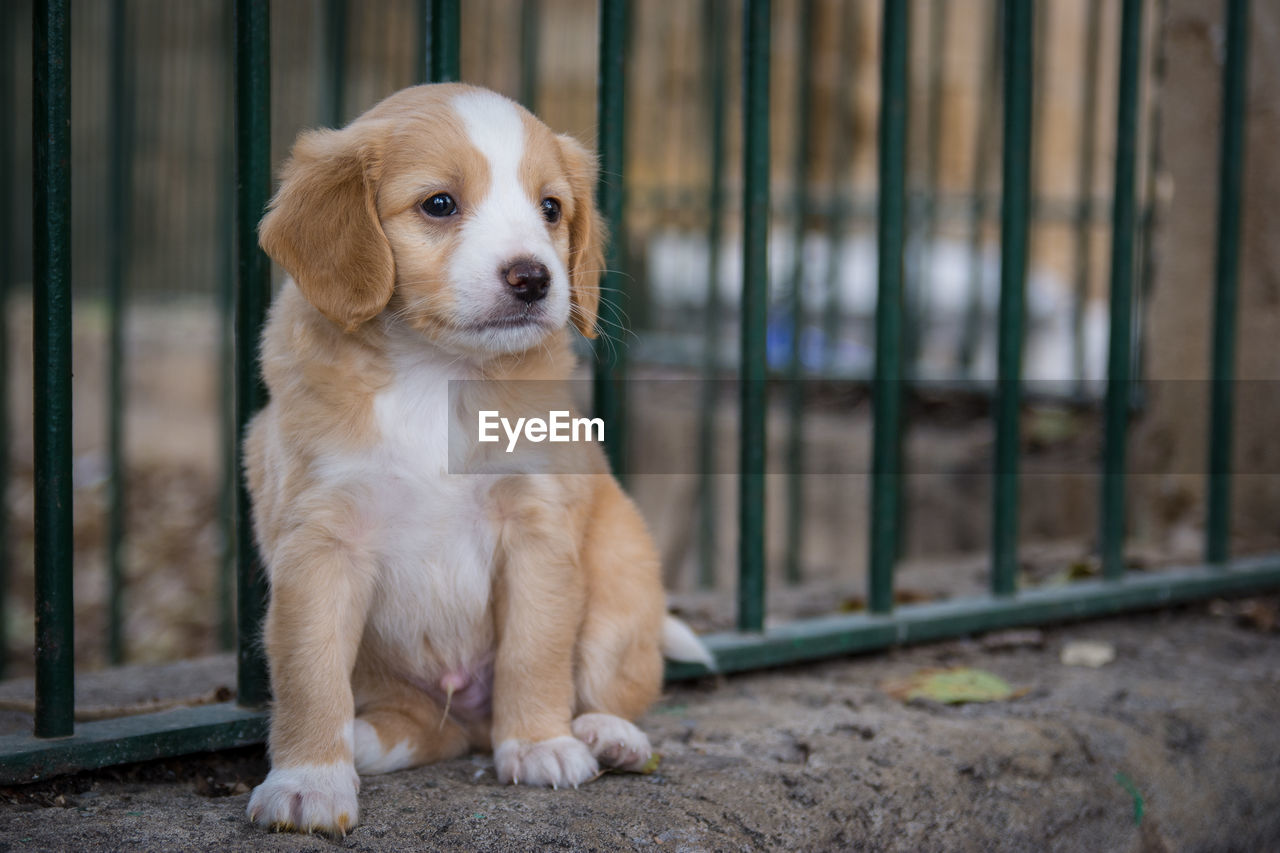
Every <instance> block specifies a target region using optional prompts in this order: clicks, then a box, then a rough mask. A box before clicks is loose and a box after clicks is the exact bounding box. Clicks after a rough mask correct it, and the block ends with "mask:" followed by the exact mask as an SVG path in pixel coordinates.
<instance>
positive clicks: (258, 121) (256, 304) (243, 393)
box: [235, 0, 271, 707]
mask: <svg viewBox="0 0 1280 853" xmlns="http://www.w3.org/2000/svg"><path fill="white" fill-rule="evenodd" d="M235 8H236V223H237V224H236V233H237V239H238V247H237V265H238V279H239V285H238V288H237V299H236V435H237V437H238V441H237V448H236V458H237V459H239V458H242V457H243V453H242V452H241V445H240V443H239V442H240V441H243V438H244V430H245V427H246V426H247V425H248V423H249V420H250V419H251V418H252V417H253V415H254V414H255V413H256V412H257V411H258V410H259V409H261V408H262V407H263V406H264V405H265V404H266V401H267V389H266V386H265V385H264V384H263V381H262V371H261V369H260V365H259V359H258V340H259V338H260V337H261V334H262V325H263V323H264V322H265V320H266V314H267V304H268V302H269V301H270V298H271V261H270V260H269V259H268V258H267V255H266V253H265V252H263V251H262V249H261V248H259V246H258V220H259V219H260V218H261V217H262V214H263V212H264V211H265V210H266V207H267V201H268V199H269V198H270V195H271V38H270V36H271V15H270V6H269V3H268V0H236V7H235ZM237 481H238V487H237V490H236V498H237V505H236V554H237V558H238V579H239V583H238V592H239V595H238V603H239V620H238V621H239V644H238V652H237V654H238V664H239V670H238V680H237V681H238V691H237V701H238V702H239V703H240V704H241V705H243V706H245V707H260V706H262V705H265V704H266V703H267V700H268V698H269V695H270V685H269V684H268V681H267V661H266V658H265V657H264V655H263V649H262V643H261V632H262V617H263V614H264V613H265V611H266V601H267V584H266V576H265V572H264V570H263V566H262V557H261V555H260V554H259V553H258V546H257V543H256V542H255V541H254V539H253V525H252V523H251V516H250V506H249V492H248V487H247V484H246V483H245V481H244V474H243V472H242V471H240V469H239V467H238V466H237Z"/></svg>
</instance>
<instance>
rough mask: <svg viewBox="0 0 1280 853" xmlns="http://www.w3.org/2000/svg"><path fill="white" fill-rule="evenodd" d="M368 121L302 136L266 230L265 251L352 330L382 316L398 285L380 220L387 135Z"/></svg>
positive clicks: (261, 237)
mask: <svg viewBox="0 0 1280 853" xmlns="http://www.w3.org/2000/svg"><path fill="white" fill-rule="evenodd" d="M373 130H374V129H373V128H370V127H369V126H368V125H367V123H363V124H358V125H356V126H353V127H349V128H346V129H345V130H314V131H310V132H309V133H305V134H303V135H302V136H300V137H299V138H298V141H297V142H296V143H295V144H294V146H293V154H292V156H291V157H290V158H289V161H288V162H287V163H286V164H285V166H284V170H283V172H282V174H281V181H280V189H279V190H277V191H276V195H275V198H273V199H272V200H271V204H270V206H269V208H268V211H267V215H266V216H265V217H263V219H262V223H261V224H260V225H259V226H258V242H259V244H260V245H261V246H262V248H263V250H264V251H266V253H267V254H268V255H270V256H271V258H272V259H273V260H274V261H275V262H276V263H278V264H280V266H281V267H283V268H284V270H285V272H287V273H288V274H289V275H290V276H291V277H292V278H293V280H294V281H295V282H296V283H297V285H298V289H299V290H300V291H302V295H303V296H305V297H306V298H307V300H308V301H309V302H310V303H311V304H312V305H314V306H315V307H316V308H318V309H320V312H321V313H322V314H324V315H325V316H326V317H328V318H329V319H330V320H332V321H333V322H335V323H337V324H338V325H339V326H341V327H342V328H343V329H344V330H345V331H348V332H350V331H353V330H355V329H356V328H358V327H359V326H360V325H361V324H362V323H364V322H366V321H368V320H370V319H372V318H373V317H375V316H377V314H378V313H379V312H380V311H381V310H382V309H383V308H384V307H385V306H386V304H387V302H388V301H389V300H390V299H391V293H392V291H393V289H394V287H395V260H394V259H393V258H392V255H391V246H390V244H389V243H387V237H386V235H385V234H384V233H383V232H382V224H381V223H380V222H379V221H378V210H377V203H376V192H377V180H378V174H379V171H380V157H379V151H378V145H377V143H376V140H377V139H379V138H381V137H380V135H378V134H377V133H376V132H372V131H373Z"/></svg>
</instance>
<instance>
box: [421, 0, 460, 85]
mask: <svg viewBox="0 0 1280 853" xmlns="http://www.w3.org/2000/svg"><path fill="white" fill-rule="evenodd" d="M458 6H459V0H423V2H422V22H423V26H422V36H423V38H422V39H421V42H420V43H421V44H422V45H423V50H424V52H423V68H424V70H425V72H426V81H427V82H428V83H448V82H450V81H455V80H459V79H461V71H460V66H461V64H462V62H461V60H462V54H461V52H460V51H461V47H462V38H461V32H462V30H461V25H462V18H461V13H460V10H459V8H458Z"/></svg>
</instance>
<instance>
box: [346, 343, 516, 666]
mask: <svg viewBox="0 0 1280 853" xmlns="http://www.w3.org/2000/svg"><path fill="white" fill-rule="evenodd" d="M394 364H395V371H394V379H393V381H392V382H391V383H390V385H389V386H387V387H386V388H384V389H383V390H382V391H380V392H379V393H378V395H377V397H376V398H375V402H374V416H375V421H376V425H377V428H378V430H379V432H380V440H379V441H378V443H377V447H376V449H375V450H373V451H371V452H370V453H369V455H368V457H367V458H365V459H362V460H359V463H358V464H361V465H363V466H367V468H366V470H365V473H364V475H363V477H362V479H364V481H365V484H366V488H368V489H369V490H370V492H371V494H372V495H373V503H374V515H375V517H376V519H377V521H376V522H375V527H376V530H377V532H376V535H375V536H374V537H372V542H371V544H372V547H373V548H374V550H375V553H376V561H377V566H378V571H379V583H378V585H377V591H376V592H375V597H374V602H373V607H372V610H371V613H370V616H369V620H370V621H369V626H370V628H371V629H372V630H373V631H375V632H376V633H377V635H378V638H379V640H380V641H381V645H382V646H383V647H384V648H385V649H387V650H388V651H389V652H391V653H392V654H394V655H396V656H397V657H399V658H400V660H398V661H396V662H395V663H396V664H398V665H400V666H402V667H404V668H406V670H407V671H406V672H405V673H404V675H405V676H406V677H408V678H410V679H411V680H414V681H418V680H420V679H421V680H423V681H425V682H431V683H435V682H436V681H437V680H438V679H439V677H441V676H442V675H443V674H445V673H447V672H457V671H461V672H465V673H475V672H477V671H479V670H481V669H483V668H484V667H485V666H487V663H488V661H489V659H490V656H491V651H492V646H493V629H492V619H491V615H490V610H489V596H490V589H491V584H492V576H493V563H494V547H495V539H496V536H495V531H494V527H493V522H492V517H491V514H490V511H489V507H488V494H489V489H490V487H491V485H492V482H493V480H492V478H491V477H487V476H481V475H469V474H450V473H449V470H448V450H449V423H450V419H451V413H450V404H449V386H448V381H449V379H450V378H456V372H457V368H456V366H453V367H451V366H450V365H449V364H448V363H447V362H445V361H444V360H443V357H442V356H441V355H440V354H437V353H433V352H428V353H425V354H415V355H413V356H399V357H397V358H396V359H395V362H394ZM446 370H450V371H451V372H452V373H453V374H454V375H450V373H449V372H446Z"/></svg>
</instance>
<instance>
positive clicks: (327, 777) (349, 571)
mask: <svg viewBox="0 0 1280 853" xmlns="http://www.w3.org/2000/svg"><path fill="white" fill-rule="evenodd" d="M273 557H274V559H273V560H272V573H271V575H272V577H271V603H270V606H269V609H268V612H267V626H266V642H267V657H268V660H269V661H270V664H271V688H272V691H273V692H274V695H275V702H274V706H273V709H272V715H271V737H270V752H271V772H270V774H268V775H267V778H266V780H265V781H263V783H262V784H261V785H259V786H258V787H257V788H256V789H254V792H253V796H252V797H251V798H250V800H249V807H248V813H249V819H250V820H252V821H253V822H254V823H257V824H259V825H261V826H264V827H268V828H271V829H284V830H295V831H303V832H313V831H319V832H327V833H330V834H334V835H345V834H346V832H347V831H348V830H350V829H351V828H352V827H353V826H355V825H356V822H357V820H358V817H359V808H358V805H357V801H356V794H357V792H358V791H359V789H360V779H359V777H358V776H357V775H356V771H355V767H354V765H353V764H352V730H353V729H352V726H353V724H352V720H353V717H354V710H355V709H354V703H353V700H352V696H351V671H352V668H353V666H354V665H355V659H356V652H357V651H358V649H359V645H360V635H361V632H362V631H363V630H364V621H365V615H366V613H367V610H368V606H369V598H370V593H371V590H372V587H373V571H372V561H371V560H370V559H369V558H368V556H367V555H365V554H362V553H360V552H359V551H357V550H356V549H355V548H353V547H352V546H351V545H350V544H349V543H347V542H343V541H340V540H339V538H338V537H334V536H332V535H330V534H327V532H325V531H317V530H316V529H314V528H310V529H308V528H303V529H299V530H296V531H294V532H293V533H292V534H291V536H290V537H289V538H288V539H287V540H285V541H283V542H281V543H280V544H279V546H278V547H277V549H276V553H275V554H274V555H273Z"/></svg>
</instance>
